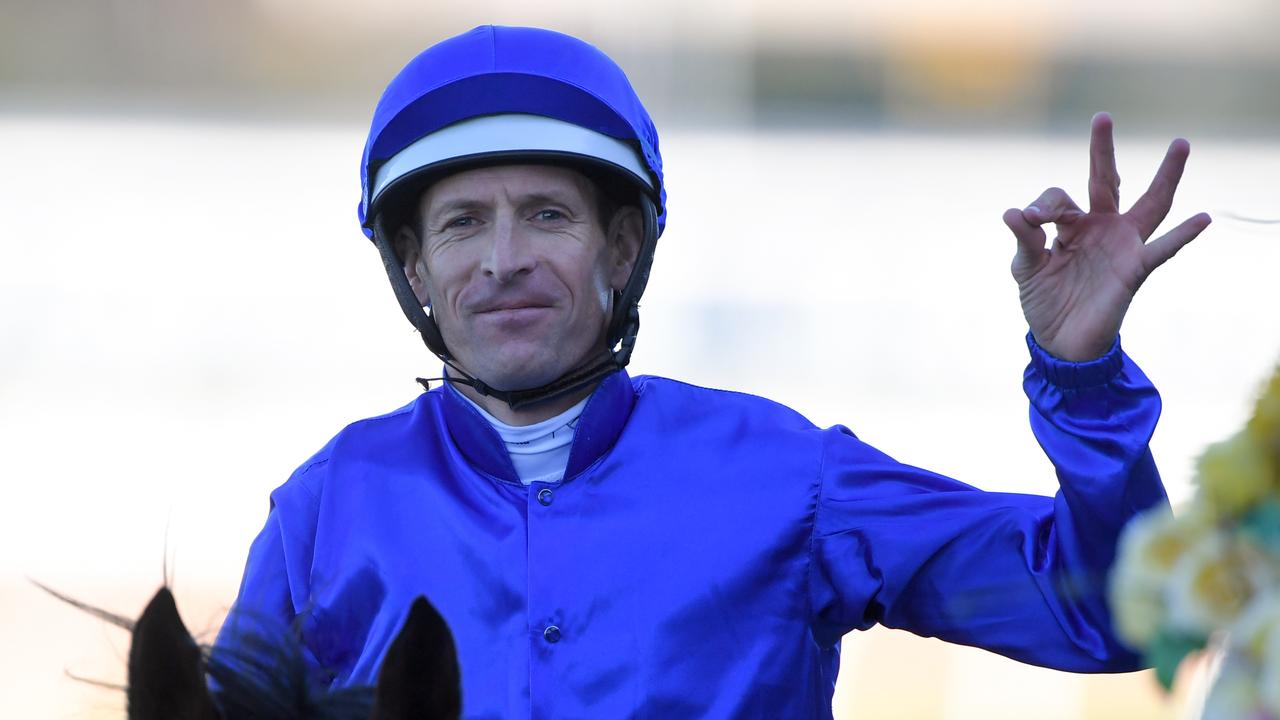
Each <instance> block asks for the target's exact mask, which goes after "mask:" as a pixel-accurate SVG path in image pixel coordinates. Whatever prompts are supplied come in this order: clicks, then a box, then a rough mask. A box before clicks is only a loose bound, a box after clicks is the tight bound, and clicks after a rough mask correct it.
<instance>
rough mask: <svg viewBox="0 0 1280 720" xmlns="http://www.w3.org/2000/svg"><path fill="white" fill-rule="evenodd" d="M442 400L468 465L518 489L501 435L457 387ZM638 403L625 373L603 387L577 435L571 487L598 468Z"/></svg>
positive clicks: (447, 387)
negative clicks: (576, 477) (511, 483)
mask: <svg viewBox="0 0 1280 720" xmlns="http://www.w3.org/2000/svg"><path fill="white" fill-rule="evenodd" d="M442 397H443V401H442V405H443V412H444V421H445V426H446V427H447V428H448V430H449V435H450V437H452V438H453V442H454V444H456V445H457V446H458V449H459V450H460V451H461V452H462V455H463V456H464V457H466V459H467V461H468V462H470V463H471V464H472V465H473V466H475V468H476V469H477V470H479V471H481V472H483V473H486V474H488V475H492V476H493V477H496V478H498V479H500V480H506V481H507V482H513V483H517V484H519V483H520V477H519V476H518V475H516V468H515V465H513V464H512V463H511V455H510V454H508V453H507V448H506V446H505V445H503V443H502V438H501V437H499V436H498V431H497V430H494V429H493V426H492V425H490V424H489V421H488V420H486V419H485V418H484V416H483V415H481V414H480V413H479V412H478V411H477V410H476V409H475V408H474V407H472V406H471V403H469V402H467V401H466V398H464V397H462V394H461V393H460V392H458V390H457V389H456V388H455V387H454V386H453V383H450V382H447V381H446V382H445V383H444V389H443V391H442ZM635 400H636V393H635V389H634V388H633V387H632V385H631V377H630V376H629V375H627V371H626V370H619V371H618V372H615V373H613V374H611V375H607V376H606V377H605V378H604V379H603V380H601V381H600V384H599V385H597V386H596V389H595V391H594V392H592V393H591V398H590V399H589V400H587V405H586V407H584V408H583V409H582V417H581V418H580V419H579V420H578V426H577V428H575V429H574V432H573V444H572V445H571V446H570V449H569V464H568V466H567V467H566V468H565V471H564V479H565V480H566V481H568V480H571V479H573V478H574V476H576V475H578V474H579V473H581V472H582V471H583V470H586V469H587V468H588V467H590V466H591V465H593V464H594V463H595V462H596V460H599V459H600V458H601V457H602V456H604V454H605V453H606V452H608V451H609V449H610V448H612V447H613V444H614V443H615V442H617V440H618V436H619V435H621V434H622V428H623V427H624V426H625V425H626V424H627V418H629V417H630V416H631V408H632V407H633V406H634V405H635Z"/></svg>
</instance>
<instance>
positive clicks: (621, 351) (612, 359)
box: [373, 193, 658, 410]
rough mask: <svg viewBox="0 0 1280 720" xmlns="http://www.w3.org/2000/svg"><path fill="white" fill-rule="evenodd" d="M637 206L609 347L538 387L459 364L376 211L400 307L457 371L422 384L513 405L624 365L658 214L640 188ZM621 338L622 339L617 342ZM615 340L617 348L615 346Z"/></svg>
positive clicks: (565, 390) (379, 242)
mask: <svg viewBox="0 0 1280 720" xmlns="http://www.w3.org/2000/svg"><path fill="white" fill-rule="evenodd" d="M640 212H641V215H642V216H643V218H644V240H643V242H642V243H641V245H640V253H639V255H638V256H637V257H636V264H635V267H633V268H632V269H631V277H630V278H628V279H627V284H626V287H625V288H624V289H623V291H622V292H621V293H619V294H618V295H617V297H616V298H615V300H616V302H615V303H614V306H613V316H612V317H611V318H610V321H609V329H608V334H607V336H606V339H607V342H608V349H605V350H603V351H601V352H600V353H597V354H596V355H594V356H592V357H591V358H590V359H588V360H587V362H585V363H583V364H582V365H579V366H578V367H576V368H574V369H572V370H570V371H569V372H567V373H565V374H564V375H561V376H560V377H559V378H557V379H555V380H553V381H551V382H549V383H547V384H545V385H541V386H539V387H534V388H526V389H518V390H499V389H497V388H494V387H492V386H490V385H489V384H487V383H485V382H484V381H483V380H480V379H479V378H476V377H474V376H472V375H471V374H470V373H468V372H466V371H465V370H463V369H462V368H461V367H459V366H458V363H457V361H456V360H455V359H454V357H453V355H452V353H450V352H449V348H448V347H447V346H446V345H445V342H444V337H443V336H442V335H441V334H440V328H439V326H437V325H436V322H435V320H434V319H433V318H432V317H431V316H430V315H429V314H428V313H427V312H426V311H425V310H423V309H422V305H420V304H419V303H418V297H417V295H416V294H414V292H413V288H412V287H410V286H409V279H408V278H406V277H405V274H404V266H403V265H402V263H401V260H400V257H399V256H398V255H397V254H396V251H395V247H394V245H393V244H392V241H391V237H390V235H389V234H388V232H387V228H386V227H385V224H384V214H383V213H381V212H379V213H378V214H377V215H375V216H374V219H373V243H374V245H375V246H376V247H377V248H378V254H379V255H381V256H382V266H383V268H384V269H385V270H386V271H387V277H388V278H389V279H390V280H391V289H392V290H393V291H395V295H396V300H397V301H399V303H400V309H401V310H403V311H404V314H405V316H406V317H408V318H409V322H411V323H413V326H414V328H416V329H417V330H418V334H419V335H421V336H422V342H423V343H424V344H426V346H427V349H428V350H430V351H431V352H432V353H434V354H435V355H436V357H438V358H440V360H442V361H443V362H444V364H445V366H446V367H448V368H449V369H450V370H452V371H453V373H456V377H455V376H453V374H452V373H451V374H450V377H447V378H431V379H427V378H418V382H419V383H422V386H423V387H424V388H427V389H430V381H431V380H447V381H449V382H454V383H457V384H459V385H467V386H469V387H471V388H472V389H474V390H475V391H476V392H478V393H479V394H480V395H483V396H486V397H492V398H495V399H497V400H501V401H502V402H505V403H506V404H507V405H508V406H509V407H510V408H511V409H512V410H517V409H519V408H522V407H527V406H529V405H534V404H537V403H541V402H546V401H547V400H552V399H554V398H558V397H560V396H562V395H567V394H569V393H571V392H574V391H575V390H580V389H582V388H584V387H586V386H588V385H591V384H594V383H595V382H597V381H599V380H600V379H602V378H604V377H605V376H607V375H610V374H611V373H614V372H616V371H618V370H621V369H622V368H624V367H626V366H627V363H629V362H630V361H631V353H632V351H633V350H634V349H635V344H636V336H637V335H638V334H639V332H640V296H641V295H643V294H644V288H645V285H647V284H648V282H649V271H650V269H651V268H652V266H653V253H654V249H655V248H656V247H657V243H658V214H657V208H656V207H654V204H653V201H652V200H651V199H650V198H649V196H648V195H646V194H644V193H640ZM619 343H621V345H619ZM615 346H618V349H617V350H614V349H613V348H614V347H615Z"/></svg>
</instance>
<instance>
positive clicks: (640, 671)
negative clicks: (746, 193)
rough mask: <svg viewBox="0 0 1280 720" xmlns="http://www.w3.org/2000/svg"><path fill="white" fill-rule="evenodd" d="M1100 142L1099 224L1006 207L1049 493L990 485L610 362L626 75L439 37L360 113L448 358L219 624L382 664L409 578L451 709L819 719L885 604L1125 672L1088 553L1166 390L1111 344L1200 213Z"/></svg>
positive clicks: (285, 536)
mask: <svg viewBox="0 0 1280 720" xmlns="http://www.w3.org/2000/svg"><path fill="white" fill-rule="evenodd" d="M1090 147H1091V149H1090V152H1091V159H1092V162H1091V178H1090V183H1089V209H1088V210H1087V211H1086V210H1082V209H1081V208H1079V207H1077V206H1076V205H1075V203H1074V202H1073V201H1072V200H1071V198H1069V197H1068V196H1067V195H1066V194H1065V193H1063V192H1062V191H1061V190H1058V189H1056V188H1055V189H1050V190H1048V191H1046V192H1045V193H1044V194H1042V195H1041V196H1040V197H1039V198H1038V199H1037V200H1036V201H1035V202H1034V203H1033V204H1032V205H1031V206H1029V207H1027V208H1026V209H1023V210H1009V211H1008V212H1007V213H1006V214H1005V222H1006V223H1007V224H1008V225H1009V227H1010V228H1011V230H1012V231H1013V233H1014V235H1015V236H1016V237H1017V240H1018V251H1017V254H1016V256H1015V259H1014V261H1013V267H1012V269H1013V274H1014V277H1015V279H1016V280H1017V281H1018V284H1019V288H1020V293H1021V298H1022V304H1023V309H1024V312H1025V314H1026V317H1027V321H1028V323H1029V325H1030V330H1031V331H1030V333H1029V334H1028V338H1027V339H1028V347H1029V349H1030V352H1031V364H1030V366H1029V368H1028V370H1027V372H1026V376H1025V379H1024V386H1025V389H1026V391H1027V394H1028V396H1029V397H1030V399H1031V403H1032V413H1031V420H1032V428H1033V430H1034V432H1035V434H1036V436H1037V438H1038V440H1039V441H1040V443H1041V445H1042V446H1043V447H1044V449H1045V451H1046V453H1047V454H1048V455H1049V457H1050V459H1051V460H1052V461H1053V463H1054V465H1055V467H1056V469H1057V472H1058V476H1059V479H1060V481H1061V485H1062V489H1061V490H1060V491H1059V492H1058V493H1057V494H1056V496H1055V497H1053V498H1048V497H1035V496H1026V495H1016V494H1007V493H986V492H982V491H979V490H976V489H974V488H972V487H969V486H967V485H964V484H962V483H959V482H957V481H954V480H951V479H948V478H945V477H941V476H939V475H936V474H933V473H930V472H927V471H925V470H921V469H918V468H914V467H911V466H908V465H903V464H900V463H898V462H897V461H895V460H893V459H891V458H889V457H887V456H885V455H884V454H882V453H880V452H878V451H876V450H875V449H873V448H871V447H869V446H867V445H866V444H864V443H862V442H861V441H859V440H858V439H857V438H856V437H855V436H854V435H853V434H852V433H851V432H849V431H848V430H847V429H845V428H843V427H834V428H830V429H827V430H822V429H819V428H816V427H814V426H813V425H812V424H810V423H809V422H808V421H807V420H805V419H804V418H803V417H800V416H799V415H798V414H796V413H795V412H793V411H791V410H789V409H787V408H785V407H782V406H779V405H777V404H774V403H771V402H769V401H767V400H763V399H760V398H757V397H753V396H750V395H744V394H739V393H729V392H722V391H716V390H708V389H703V388H697V387H692V386H689V385H685V384H682V383H679V382H675V381H672V380H667V379H663V378H653V377H641V378H631V377H629V376H628V375H627V374H626V372H625V371H624V370H623V369H622V368H623V366H625V365H626V363H627V360H628V359H629V356H630V353H631V350H632V347H633V345H634V342H635V339H636V333H637V331H638V327H639V314H638V310H637V308H638V302H639V298H640V296H641V293H642V292H643V290H644V284H645V281H646V279H647V275H648V270H649V264H650V261H651V259H652V256H653V249H654V245H655V243H656V241H657V238H658V236H659V235H660V234H661V232H662V229H663V227H664V225H665V220H666V213H665V199H666V193H665V190H664V186H663V177H662V161H661V156H660V154H659V151H658V139H657V134H656V132H655V130H654V128H653V125H652V123H651V122H650V120H649V117H648V115H647V113H646V112H645V111H644V108H643V106H642V105H641V104H640V101H639V100H638V98H636V96H635V94H634V92H633V91H632V89H631V87H630V85H629V83H628V82H627V80H626V77H625V75H623V73H622V71H621V70H620V69H619V68H617V66H616V65H614V64H613V62H612V61H610V60H609V59H608V58H607V57H605V56H604V55H603V54H601V53H600V52H599V51H598V50H596V49H595V48H592V47H591V46H589V45H586V44H585V43H582V42H581V41H578V40H576V39H573V38H569V37H567V36H564V35H559V34H556V33H551V32H548V31H543V30H535V29H528V28H495V27H483V28H477V29H475V30H473V31H471V32H469V33H466V34H464V35H461V36H458V37H455V38H451V39H449V40H446V41H444V42H442V43H440V44H438V45H436V46H433V47H432V48H429V49H428V50H426V51H425V52H424V53H423V54H421V55H420V56H418V57H417V58H415V59H414V60H413V61H412V62H410V64H409V65H408V66H407V67H406V68H405V69H404V70H403V71H401V73H400V74H399V75H398V76H397V77H396V78H395V79H394V80H393V81H392V83H391V85H390V86H389V87H388V89H387V91H386V92H385V93H384V95H383V97H382V99H381V101H380V102H379V105H378V108H377V110H376V111H375V114H374V121H373V127H372V129H371V132H370V136H369V141H368V144H367V145H366V150H365V158H364V163H363V175H362V179H363V181H364V184H363V187H364V196H363V198H362V201H361V208H360V209H361V222H362V225H363V226H364V228H365V230H366V233H367V234H369V235H370V236H371V237H372V238H373V240H374V242H375V245H376V246H377V247H378V249H379V251H380V252H381V254H382V258H383V261H384V264H385V265H386V267H387V270H388V276H389V277H390V279H391V282H392V285H393V287H394V288H395V291H396V294H397V297H398V298H399V300H400V302H401V305H402V307H403V308H404V310H405V312H406V314H407V315H408V316H409V317H410V319H411V320H412V322H413V323H414V324H415V326H416V327H417V328H418V329H419V331H420V332H421V334H422V335H423V338H424V341H425V342H426V343H427V345H428V347H430V348H431V350H432V351H433V352H434V353H435V354H436V355H438V356H439V357H441V358H442V360H443V361H444V364H445V366H446V373H447V380H446V382H445V383H444V384H443V385H442V386H441V387H437V388H435V389H432V390H429V391H428V392H425V393H423V394H422V395H421V396H419V397H418V398H417V399H416V400H415V401H414V402H412V403H411V404H409V405H407V406H405V407H404V408H401V409H400V410H397V411H395V412H393V413H390V414H388V415H385V416H382V417H378V418H372V419H368V420H364V421H360V422H357V423H355V424H353V425H351V426H349V427H348V428H346V429H345V430H343V431H342V432H341V433H339V435H338V436H337V437H335V438H334V439H333V440H332V441H330V443H329V444H328V445H327V446H326V447H325V448H324V449H322V450H321V451H320V452H319V453H317V454H316V455H315V456H314V457H313V458H312V459H311V460H309V461H308V462H307V463H305V464H303V465H302V467H300V468H299V469H298V471H297V472H296V473H295V474H294V475H293V477H291V478H290V480H289V481H288V482H287V483H286V484H285V485H284V486H282V487H281V488H279V489H277V490H276V491H275V492H274V493H273V494H272V496H271V497H272V509H271V513H270V515H269V516H268V519H267V525H266V528H265V529H264V530H263V532H262V534H261V535H259V537H258V539H257V540H256V541H255V542H254V545H253V548H252V550H251V552H250V557H249V562H248V564H247V567H246V570H245V577H244V583H243V586H242V588H241V591H240V596H239V599H238V600H237V604H236V609H235V612H234V613H233V615H232V618H231V619H230V620H229V621H228V623H227V625H226V626H225V627H224V630H223V633H222V635H221V636H220V638H219V647H220V648H222V649H225V650H235V649H237V648H240V647H243V646H244V641H243V638H244V637H246V636H247V634H249V632H250V631H251V630H252V629H255V628H259V629H260V628H261V627H265V626H267V625H270V624H272V623H276V624H288V623H296V624H297V625H298V626H299V627H300V629H301V634H302V639H303V643H304V646H305V648H306V651H307V652H308V653H309V662H310V663H312V665H313V668H314V670H315V673H316V676H317V677H318V678H319V679H320V680H321V681H322V682H327V683H332V684H334V685H346V684H352V683H368V682H371V681H372V680H373V678H374V677H375V675H376V672H377V667H378V664H379V661H380V658H381V657H382V655H383V653H384V652H385V650H386V647H387V644H388V643H389V642H390V639H391V638H392V637H393V636H394V634H395V631H396V629H397V627H398V625H399V623H400V622H401V620H402V618H403V615H404V613H405V612H406V610H407V608H408V606H409V603H410V601H411V600H412V598H413V597H415V596H416V595H418V594H425V595H426V596H427V597H428V598H430V600H431V601H432V602H433V603H434V604H435V605H436V606H437V607H439V609H440V612H441V614H442V615H443V616H444V618H445V619H446V620H447V621H448V622H449V624H450V626H451V628H452V630H453V633H454V636H455V639H456V641H457V646H458V653H459V661H460V665H461V673H462V679H463V680H462V682H463V705H464V715H465V716H466V717H473V718H481V717H483V718H506V717H557V718H559V717H593V718H599V717H641V718H646V717H652V718H677V717H700V718H701V717H713V718H739V717H742V718H747V717H749V718H800V717H828V718H829V717H831V697H832V692H833V689H834V684H835V678H836V671H837V669H838V662H839V642H840V638H841V637H842V636H843V635H844V634H845V633H847V632H849V631H851V630H853V629H855V628H856V629H865V628H867V627H870V626H871V625H873V624H875V623H881V624H884V625H887V626H890V627H897V628H904V629H907V630H911V631H912V632H916V633H919V634H922V635H928V636H935V637H939V638H942V639H945V640H949V641H952V642H959V643H964V644H968V645H976V646H980V647H984V648H988V649H990V650H993V651H995V652H999V653H1002V654H1004V655H1007V656H1009V657H1012V658H1016V659H1018V660H1022V661H1024V662H1030V663H1036V664H1040V665H1046V666H1050V667H1056V668H1061V669H1064V670H1072V671H1123V670H1131V669H1134V668H1136V667H1138V663H1137V659H1136V658H1135V657H1134V656H1133V655H1132V653H1131V652H1130V651H1129V650H1127V649H1125V648H1124V647H1122V646H1121V645H1120V644H1119V643H1118V642H1117V640H1116V639H1115V637H1114V636H1113V634H1112V632H1111V629H1110V616H1109V613H1108V609H1107V607H1106V603H1105V588H1104V583H1105V576H1106V572H1107V569H1108V568H1109V567H1110V564H1111V562H1112V560H1113V558H1114V554H1115V544H1116V539H1117V536H1118V534H1119V532H1120V530H1121V528H1122V527H1123V526H1124V524H1125V523H1126V522H1127V521H1128V519H1129V518H1130V517H1132V516H1133V515H1134V514H1135V513H1136V512H1138V511H1141V510H1143V509H1146V508H1148V507H1150V506H1152V505H1155V504H1158V503H1165V502H1167V500H1166V498H1165V494H1164V490H1163V488H1162V486H1161V484H1160V480H1159V477H1158V474H1157V472H1156V469H1155V465H1154V462H1153V460H1152V457H1151V453H1150V451H1149V450H1148V447H1147V443H1148V440H1149V438H1150V436H1151V433H1152V431H1153V429H1154V426H1155V422H1156V418H1157V415H1158V413H1159V400H1158V396H1157V395H1156V393H1155V390H1154V388H1153V387H1152V386H1151V384H1150V383H1149V382H1148V381H1147V380H1146V378H1145V377H1144V376H1143V375H1142V373H1141V371H1139V370H1138V368H1137V367H1136V366H1135V365H1133V363H1132V362H1131V361H1130V360H1129V359H1128V358H1127V357H1126V356H1125V355H1124V354H1123V352H1122V351H1121V350H1120V347H1119V341H1118V331H1119V328H1120V323H1121V320H1122V319H1123V317H1124V314H1125V311H1126V309H1127V308H1128V305H1129V302H1130V301H1131V299H1132V297H1133V295H1134V292H1135V291H1136V290H1137V288H1138V287H1139V286H1140V285H1141V283H1142V281H1143V280H1144V279H1145V278H1146V277H1147V275H1148V274H1149V273H1150V272H1151V271H1152V270H1153V269H1154V268H1155V267H1157V266H1158V265H1160V264H1161V263H1162V262H1164V261H1165V260H1167V259H1168V258H1169V257H1171V256H1172V255H1173V254H1174V253H1175V252H1177V250H1178V249H1179V248H1181V247H1182V246H1183V245H1185V244H1186V243H1187V242H1190V241H1191V240H1192V239H1193V238H1194V237H1195V236H1196V235H1197V234H1199V232H1200V231H1201V230H1203V229H1204V227H1206V226H1207V224H1208V222H1209V219H1208V217H1207V216H1205V215H1197V216H1195V217H1193V218H1191V219H1190V220H1187V221H1186V222H1184V223H1182V224H1181V225H1179V226H1178V227H1177V228H1175V229H1174V230H1173V231H1171V232H1169V233H1168V234H1166V235H1165V236H1163V237H1161V238H1159V239H1157V240H1153V241H1151V242H1145V241H1146V239H1147V238H1148V237H1149V236H1151V235H1152V233H1153V232H1154V230H1155V228H1156V226H1157V225H1158V224H1159V223H1160V222H1161V221H1162V220H1163V218H1164V216H1165V214H1166V213H1167V212H1168V210H1169V207H1170V203H1171V202H1172V197H1173V192H1174V190H1175V188H1176V186H1177V184H1178V180H1179V178H1180V176H1181V173H1182V168H1183V165H1184V163H1185V160H1186V157H1187V153H1188V146H1187V143H1186V142H1185V141H1181V140H1179V141H1175V142H1174V143H1173V144H1172V145H1171V146H1170V148H1169V152H1168V154H1167V155H1166V157H1165V160H1164V162H1163V164H1162V165H1161V167H1160V169H1159V171H1158V172H1157V174H1156V178H1155V181H1154V182H1153V183H1152V186H1151V188H1150V189H1149V190H1148V191H1147V192H1146V193H1145V194H1144V195H1143V196H1142V197H1141V198H1140V199H1139V200H1138V202H1137V204H1135V205H1134V206H1133V208H1132V209H1131V210H1130V211H1129V212H1127V213H1123V214H1122V213H1120V211H1119V205H1118V202H1119V197H1118V185H1119V180H1118V178H1117V176H1116V172H1115V167H1114V153H1113V150H1112V146H1111V121H1110V118H1108V117H1107V116H1105V115H1100V116H1098V117H1096V118H1095V119H1094V122H1093V128H1092V141H1091V146H1090ZM1051 222H1052V223H1056V224H1057V229H1058V236H1057V238H1056V240H1055V241H1054V244H1053V248H1052V249H1046V248H1045V242H1046V236H1045V233H1044V231H1043V230H1042V229H1041V228H1042V226H1043V225H1045V224H1047V223H1051Z"/></svg>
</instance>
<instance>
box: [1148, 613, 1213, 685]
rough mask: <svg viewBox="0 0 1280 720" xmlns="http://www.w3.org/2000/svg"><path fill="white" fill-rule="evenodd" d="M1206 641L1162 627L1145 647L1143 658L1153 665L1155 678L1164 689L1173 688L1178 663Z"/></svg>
mask: <svg viewBox="0 0 1280 720" xmlns="http://www.w3.org/2000/svg"><path fill="white" fill-rule="evenodd" d="M1207 642H1208V638H1206V637H1203V636H1199V635H1193V634H1190V633H1185V632H1178V631H1175V630H1170V629H1169V628H1167V627H1162V628H1160V629H1159V630H1158V631H1157V632H1156V636H1155V638H1153V639H1152V641H1151V645H1150V646H1148V647H1147V652H1146V655H1145V658H1144V659H1145V660H1146V661H1147V664H1148V665H1151V666H1153V667H1155V669H1156V679H1157V680H1159V681H1160V685H1162V686H1163V687H1164V689H1165V690H1170V689H1172V688H1173V676H1174V674H1175V673H1176V672H1177V670H1178V665H1179V664H1180V663H1181V662H1182V659H1183V658H1185V657H1186V656H1187V655H1189V654H1191V653H1193V652H1195V651H1196V650H1200V649H1201V648H1203V647H1204V646H1205V644H1206V643H1207Z"/></svg>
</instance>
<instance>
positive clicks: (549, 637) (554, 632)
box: [542, 625, 560, 643]
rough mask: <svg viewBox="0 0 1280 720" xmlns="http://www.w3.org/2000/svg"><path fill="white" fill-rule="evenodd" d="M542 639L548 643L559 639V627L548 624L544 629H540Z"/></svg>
mask: <svg viewBox="0 0 1280 720" xmlns="http://www.w3.org/2000/svg"><path fill="white" fill-rule="evenodd" d="M542 639H543V640H546V641H547V642H549V643H553V642H559V641H560V628H558V627H556V626H555V625H548V626H547V629H546V630H543V631H542Z"/></svg>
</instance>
